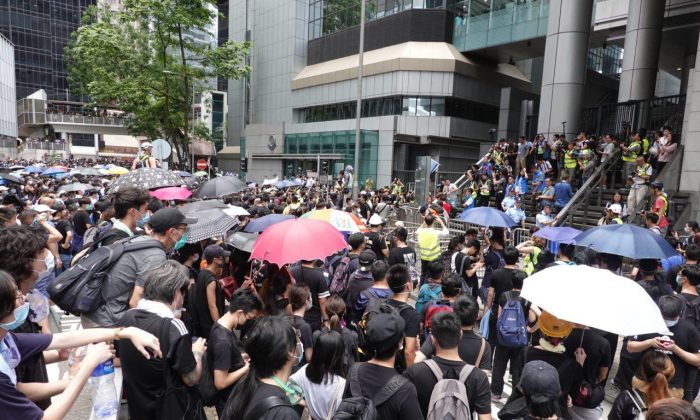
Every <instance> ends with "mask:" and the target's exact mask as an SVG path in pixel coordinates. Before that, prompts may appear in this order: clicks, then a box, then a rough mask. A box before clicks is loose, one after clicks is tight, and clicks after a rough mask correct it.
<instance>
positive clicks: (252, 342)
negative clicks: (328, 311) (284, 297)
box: [222, 316, 297, 420]
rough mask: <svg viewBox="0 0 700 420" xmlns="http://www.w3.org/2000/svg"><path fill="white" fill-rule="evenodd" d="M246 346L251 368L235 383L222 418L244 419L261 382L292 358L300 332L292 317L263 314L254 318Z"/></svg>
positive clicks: (245, 342)
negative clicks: (290, 355)
mask: <svg viewBox="0 0 700 420" xmlns="http://www.w3.org/2000/svg"><path fill="white" fill-rule="evenodd" d="M242 344H243V348H244V349H245V351H246V353H248V356H249V357H250V365H249V366H250V370H249V371H248V373H247V374H246V375H245V376H244V377H243V379H242V380H241V381H240V382H239V383H238V384H237V385H236V387H235V388H234V389H233V392H232V393H231V396H230V397H229V399H228V402H227V403H226V408H225V409H224V412H223V415H222V418H223V419H235V420H238V419H242V418H243V416H244V415H245V412H246V409H247V408H248V404H249V403H250V401H251V399H252V398H253V395H254V394H255V391H256V390H257V389H258V387H259V386H260V385H259V384H258V381H259V380H260V379H263V378H269V377H270V376H272V375H274V374H275V372H277V371H279V370H280V369H282V368H283V367H284V365H285V364H286V363H287V361H288V360H289V353H291V352H294V350H295V348H296V345H297V334H296V330H295V329H294V324H293V323H292V320H291V319H290V318H288V317H282V316H264V317H261V318H258V319H257V320H256V321H255V325H253V327H252V329H251V331H250V332H249V333H248V335H247V336H246V338H245V339H244V340H243V343H242Z"/></svg>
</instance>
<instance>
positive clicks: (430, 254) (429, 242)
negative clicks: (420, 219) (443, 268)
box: [418, 229, 441, 261]
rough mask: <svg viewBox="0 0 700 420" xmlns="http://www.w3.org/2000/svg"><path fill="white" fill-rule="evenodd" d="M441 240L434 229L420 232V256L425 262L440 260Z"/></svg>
mask: <svg viewBox="0 0 700 420" xmlns="http://www.w3.org/2000/svg"><path fill="white" fill-rule="evenodd" d="M440 253H441V251H440V238H439V236H438V233H437V232H436V231H435V230H433V229H421V231H420V232H418V255H419V256H420V259H421V260H423V261H435V260H437V259H438V258H440Z"/></svg>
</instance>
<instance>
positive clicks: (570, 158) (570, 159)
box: [564, 150, 576, 169]
mask: <svg viewBox="0 0 700 420" xmlns="http://www.w3.org/2000/svg"><path fill="white" fill-rule="evenodd" d="M564 167H565V168H566V169H571V168H575V167H576V159H574V151H573V150H567V151H566V152H565V153H564Z"/></svg>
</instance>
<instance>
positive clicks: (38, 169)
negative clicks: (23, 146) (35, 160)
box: [20, 166, 44, 174]
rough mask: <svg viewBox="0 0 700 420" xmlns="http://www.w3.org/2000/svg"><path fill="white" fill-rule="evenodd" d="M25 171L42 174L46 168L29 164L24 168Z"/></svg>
mask: <svg viewBox="0 0 700 420" xmlns="http://www.w3.org/2000/svg"><path fill="white" fill-rule="evenodd" d="M20 169H22V168H20ZM24 172H26V173H28V174H40V173H42V172H44V168H41V167H39V166H27V167H26V168H24Z"/></svg>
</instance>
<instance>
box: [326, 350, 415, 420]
mask: <svg viewBox="0 0 700 420" xmlns="http://www.w3.org/2000/svg"><path fill="white" fill-rule="evenodd" d="M359 370H360V363H355V364H354V365H352V367H351V368H350V371H349V372H348V379H347V384H348V388H349V389H350V397H349V398H344V399H343V400H342V401H341V402H340V405H338V409H337V410H336V411H335V414H333V417H332V419H333V420H376V419H377V418H379V415H378V414H377V407H379V406H380V405H382V404H383V403H384V402H386V401H387V400H389V398H391V397H392V395H394V394H395V393H396V391H398V390H399V389H401V387H402V386H404V384H406V383H407V382H408V379H406V378H405V377H403V376H401V375H394V376H393V377H392V378H391V379H389V381H388V382H387V383H386V384H384V386H383V387H382V389H381V390H380V391H379V393H378V394H377V395H375V396H374V397H373V398H372V399H369V398H367V397H364V396H363V395H362V389H361V388H360V381H359V379H358V371H359Z"/></svg>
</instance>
